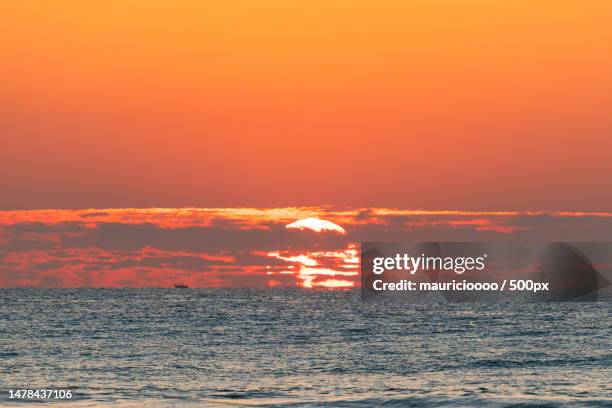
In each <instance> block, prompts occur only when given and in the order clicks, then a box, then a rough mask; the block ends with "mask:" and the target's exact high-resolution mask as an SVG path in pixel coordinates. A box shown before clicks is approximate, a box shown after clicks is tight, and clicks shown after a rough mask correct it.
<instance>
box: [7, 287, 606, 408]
mask: <svg viewBox="0 0 612 408" xmlns="http://www.w3.org/2000/svg"><path fill="white" fill-rule="evenodd" d="M611 311H612V303H610V302H593V303H515V304H487V303H449V304H442V303H432V304H425V303H423V304H398V303H385V302H367V303H363V302H361V301H360V300H359V294H358V292H356V291H339V292H315V291H307V290H299V289H269V290H223V289H199V290H194V289H187V290H175V289H172V290H166V289H133V290H132V289H121V290H112V289H72V290H71V289H47V290H43V289H0V391H1V395H0V405H11V406H25V405H31V404H32V402H28V403H23V402H20V403H15V402H14V401H11V400H9V399H8V390H9V389H16V388H30V389H32V388H34V389H36V388H41V389H42V388H64V389H71V390H72V392H73V394H74V398H73V399H72V400H71V401H70V402H63V403H62V405H68V406H73V407H77V406H100V405H102V406H105V405H109V406H110V405H113V406H114V405H120V406H121V405H124V406H135V407H140V406H147V407H149V406H160V407H172V406H175V407H181V406H210V407H215V406H234V405H235V406H264V407H277V406H278V407H353V406H356V407H370V406H384V407H395V406H398V407H404V406H466V407H471V406H533V405H535V406H566V405H577V406H612V385H611V383H612V381H611V379H612V340H611V339H612V328H611V326H612V320H611V316H612V314H611ZM36 405H37V406H40V404H36Z"/></svg>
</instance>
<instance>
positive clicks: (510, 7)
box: [0, 0, 612, 211]
mask: <svg viewBox="0 0 612 408" xmlns="http://www.w3.org/2000/svg"><path fill="white" fill-rule="evenodd" d="M611 21H612V2H610V1H607V0H601V1H589V0H580V1H557V0H555V1H552V0H551V1H548V0H535V1H534V0H530V1H518V0H517V1H501V0H499V1H495V0H480V1H476V0H465V1H456V0H427V1H425V0H423V1H380V0H379V1H359V0H350V1H349V0H345V1H338V0H325V1H323V0H311V1H284V0H283V1H281V0H278V1H270V0H253V1H240V0H237V1H172V2H169V1H156V0H146V1H144V0H140V1H139V0H121V1H104V2H85V1H66V0H52V1H51V0H48V1H45V0H41V1H36V2H31V1H10V2H3V4H2V6H1V7H0V26H1V27H2V30H0V51H1V53H2V63H0V78H1V79H2V90H1V92H0V141H1V148H0V191H1V196H0V209H5V210H8V209H31V208H106V207H153V206H156V207H177V206H199V207H211V206H275V207H278V206H286V205H327V204H331V205H348V206H352V207H360V206H378V207H380V206H387V207H400V208H428V209H434V208H453V209H471V210H476V209H486V210H501V209H510V210H584V211H607V210H609V209H610V202H611V201H612V188H610V181H609V177H610V174H612V162H611V161H610V152H611V151H612V149H611V147H612V136H611V135H612V24H610V22H611Z"/></svg>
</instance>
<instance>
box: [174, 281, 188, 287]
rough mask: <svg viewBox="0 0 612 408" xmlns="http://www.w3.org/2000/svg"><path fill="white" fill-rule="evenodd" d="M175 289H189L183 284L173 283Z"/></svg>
mask: <svg viewBox="0 0 612 408" xmlns="http://www.w3.org/2000/svg"><path fill="white" fill-rule="evenodd" d="M174 288H175V289H189V286H187V285H185V284H184V283H183V282H179V283H175V284H174Z"/></svg>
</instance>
